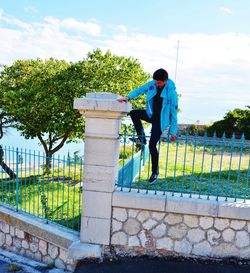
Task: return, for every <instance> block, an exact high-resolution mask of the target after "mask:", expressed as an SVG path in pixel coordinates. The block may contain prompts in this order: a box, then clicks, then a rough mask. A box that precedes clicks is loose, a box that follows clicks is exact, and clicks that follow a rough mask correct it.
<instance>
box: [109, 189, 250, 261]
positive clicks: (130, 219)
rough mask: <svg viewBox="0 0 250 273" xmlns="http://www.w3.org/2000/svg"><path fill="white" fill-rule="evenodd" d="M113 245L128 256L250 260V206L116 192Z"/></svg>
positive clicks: (113, 216) (112, 233) (113, 212)
mask: <svg viewBox="0 0 250 273" xmlns="http://www.w3.org/2000/svg"><path fill="white" fill-rule="evenodd" d="M112 204H113V209H112V229H111V245H112V246H114V248H115V249H117V251H118V252H119V251H123V252H125V253H123V254H136V255H138V254H143V255H144V254H149V255H163V256H166V255H184V256H188V257H197V256H200V257H207V258H208V257H211V258H225V257H235V258H237V259H250V201H248V200H247V201H245V202H243V201H238V202H235V200H229V199H228V200H227V201H225V200H217V199H216V198H213V197H211V198H210V200H207V198H204V199H202V197H200V196H193V198H190V197H189V196H180V194H175V196H173V195H172V194H168V193H167V194H165V195H161V194H159V195H157V194H155V193H154V192H147V193H146V192H144V193H143V192H141V193H138V192H136V191H133V190H131V191H128V192H126V191H125V189H124V190H123V191H122V192H121V191H116V192H114V195H113V203H112Z"/></svg>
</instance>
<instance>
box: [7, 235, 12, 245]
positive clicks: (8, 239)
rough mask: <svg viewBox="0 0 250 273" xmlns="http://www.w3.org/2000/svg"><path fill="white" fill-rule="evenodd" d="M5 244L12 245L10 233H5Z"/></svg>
mask: <svg viewBox="0 0 250 273" xmlns="http://www.w3.org/2000/svg"><path fill="white" fill-rule="evenodd" d="M6 245H8V246H11V245H12V237H11V236H10V234H6Z"/></svg>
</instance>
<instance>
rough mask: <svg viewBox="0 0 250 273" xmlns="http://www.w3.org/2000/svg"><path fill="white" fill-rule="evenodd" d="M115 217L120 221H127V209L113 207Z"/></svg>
mask: <svg viewBox="0 0 250 273" xmlns="http://www.w3.org/2000/svg"><path fill="white" fill-rule="evenodd" d="M113 219H115V220H117V221H120V222H125V221H126V220H127V219H128V214H127V211H126V209H123V208H114V207H113Z"/></svg>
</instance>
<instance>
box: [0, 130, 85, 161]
mask: <svg viewBox="0 0 250 273" xmlns="http://www.w3.org/2000/svg"><path fill="white" fill-rule="evenodd" d="M0 145H2V146H3V147H5V146H6V147H14V148H18V149H23V150H25V149H27V150H31V151H40V152H44V149H43V147H42V145H41V144H40V141H39V139H38V138H34V139H25V138H24V137H23V136H21V135H20V133H19V132H18V131H17V130H16V129H13V128H9V129H8V130H7V131H6V132H5V133H4V136H3V138H2V139H0ZM75 152H77V154H78V155H79V156H82V155H83V152H84V142H83V140H78V143H68V144H64V146H63V147H62V148H61V149H60V150H59V151H58V152H56V153H55V156H58V155H60V157H63V156H65V157H67V156H68V154H69V155H70V156H71V157H72V156H73V155H74V153H75Z"/></svg>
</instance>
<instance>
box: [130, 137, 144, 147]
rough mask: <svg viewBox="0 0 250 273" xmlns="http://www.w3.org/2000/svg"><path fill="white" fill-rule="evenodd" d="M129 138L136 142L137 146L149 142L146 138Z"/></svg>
mask: <svg viewBox="0 0 250 273" xmlns="http://www.w3.org/2000/svg"><path fill="white" fill-rule="evenodd" d="M129 140H130V141H132V142H134V143H135V144H136V145H137V146H144V145H146V144H147V140H146V138H138V137H130V138H129Z"/></svg>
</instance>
